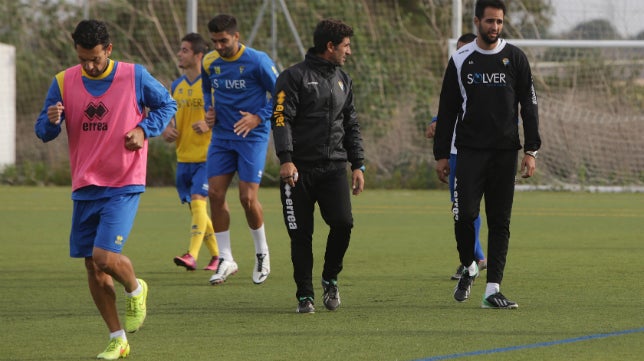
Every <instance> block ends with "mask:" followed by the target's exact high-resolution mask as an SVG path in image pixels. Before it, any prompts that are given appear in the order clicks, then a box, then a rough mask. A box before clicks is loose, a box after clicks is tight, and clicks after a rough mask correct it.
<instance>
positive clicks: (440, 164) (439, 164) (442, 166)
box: [436, 158, 450, 183]
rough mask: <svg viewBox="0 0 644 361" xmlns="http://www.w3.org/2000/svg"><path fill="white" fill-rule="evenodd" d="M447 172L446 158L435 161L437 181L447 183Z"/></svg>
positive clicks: (447, 161) (448, 170) (447, 162)
mask: <svg viewBox="0 0 644 361" xmlns="http://www.w3.org/2000/svg"><path fill="white" fill-rule="evenodd" d="M449 172H450V169H449V160H448V159H447V158H444V159H439V160H437V161H436V175H437V176H438V180H440V181H441V182H443V183H448V181H449Z"/></svg>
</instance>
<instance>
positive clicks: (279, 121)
mask: <svg viewBox="0 0 644 361" xmlns="http://www.w3.org/2000/svg"><path fill="white" fill-rule="evenodd" d="M292 73H293V72H292V71H289V70H286V71H284V72H282V74H280V76H279V77H278V78H277V82H276V83H275V93H274V95H273V103H274V104H273V115H272V117H271V126H272V128H273V140H274V143H275V153H276V154H277V157H278V158H279V159H280V163H281V164H283V163H286V162H291V161H292V159H291V153H292V152H293V137H292V134H291V125H292V123H293V121H294V119H295V116H296V115H297V104H298V103H299V89H298V84H297V81H296V79H294V78H293V77H292Z"/></svg>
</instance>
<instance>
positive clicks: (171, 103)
mask: <svg viewBox="0 0 644 361" xmlns="http://www.w3.org/2000/svg"><path fill="white" fill-rule="evenodd" d="M135 72H136V76H137V77H140V82H137V84H141V91H140V92H137V94H139V93H140V99H138V100H139V101H140V102H139V104H143V106H145V107H146V108H148V110H149V111H148V113H147V116H146V117H145V118H144V119H143V120H142V121H141V122H140V123H139V124H138V127H140V128H141V129H143V132H144V133H145V137H146V138H152V137H156V136H159V135H160V134H161V133H162V132H163V130H164V129H165V128H166V127H167V126H168V124H169V123H170V120H171V119H172V117H173V116H174V114H175V113H176V112H177V102H176V101H175V100H174V99H172V96H170V93H169V92H168V89H166V88H165V87H164V86H163V84H161V83H160V82H159V81H158V80H157V79H155V78H154V77H153V76H152V75H150V73H149V72H148V71H147V70H146V69H145V68H144V67H143V66H142V65H136V68H135Z"/></svg>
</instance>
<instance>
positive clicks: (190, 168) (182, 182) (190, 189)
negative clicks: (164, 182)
mask: <svg viewBox="0 0 644 361" xmlns="http://www.w3.org/2000/svg"><path fill="white" fill-rule="evenodd" d="M176 185H177V192H178V193H179V199H181V203H186V202H188V203H190V200H191V197H190V196H191V195H192V194H199V195H201V196H204V197H207V196H208V177H207V176H206V162H201V163H177V177H176Z"/></svg>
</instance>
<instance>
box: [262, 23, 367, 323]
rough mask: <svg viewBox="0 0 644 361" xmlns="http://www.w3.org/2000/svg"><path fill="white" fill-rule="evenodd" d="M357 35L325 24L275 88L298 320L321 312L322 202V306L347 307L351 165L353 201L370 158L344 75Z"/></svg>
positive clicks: (275, 122)
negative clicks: (322, 232) (317, 304)
mask: <svg viewBox="0 0 644 361" xmlns="http://www.w3.org/2000/svg"><path fill="white" fill-rule="evenodd" d="M352 35H353V29H352V28H351V27H350V26H348V25H346V24H344V23H342V22H341V21H338V20H333V19H326V20H322V21H321V22H320V23H318V25H317V27H316V29H315V32H314V34H313V41H314V47H312V48H311V49H309V51H308V53H307V54H306V58H305V60H304V61H302V62H300V63H298V64H296V65H294V66H292V67H290V68H288V69H286V70H284V71H283V72H282V73H281V74H280V76H279V77H278V79H277V83H276V86H275V94H274V99H273V100H274V108H273V116H272V119H271V122H272V127H273V137H274V141H275V151H276V153H277V156H278V157H279V159H280V164H281V166H280V177H281V182H280V193H281V199H282V206H283V213H284V223H285V224H286V229H287V231H288V234H289V237H290V238H291V260H292V262H293V278H294V280H295V284H296V286H297V291H296V297H297V299H298V307H297V310H296V311H297V312H298V313H312V312H315V308H314V297H315V295H314V290H313V281H312V272H313V251H312V237H313V212H314V207H315V203H318V206H319V208H320V214H321V215H322V218H323V219H324V221H325V222H326V223H327V224H328V225H329V228H330V230H329V235H328V238H327V245H326V253H325V255H324V268H323V271H322V289H323V302H324V305H325V307H326V308H327V309H328V310H335V309H337V308H338V307H339V306H340V295H339V292H338V286H337V284H338V274H339V273H340V271H342V266H343V259H344V255H345V252H346V250H347V248H348V247H349V240H350V237H351V229H352V228H353V216H352V213H351V200H350V193H351V191H350V190H349V184H348V181H347V162H349V163H350V164H351V170H352V174H351V180H352V182H351V183H352V192H353V194H354V195H358V194H360V193H361V192H362V190H363V189H364V175H363V173H364V170H365V168H364V151H363V147H362V136H361V135H360V126H359V124H358V121H357V114H356V110H355V107H354V104H353V90H352V82H351V78H350V77H349V76H348V75H347V74H346V73H345V72H344V71H342V69H341V66H342V65H344V63H345V61H346V59H347V57H348V56H350V55H351V36H352Z"/></svg>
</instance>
